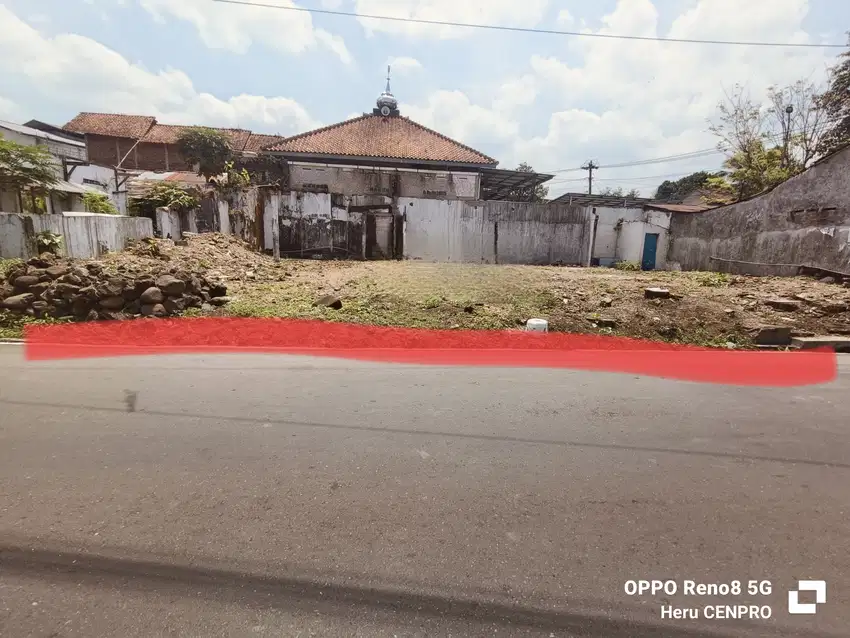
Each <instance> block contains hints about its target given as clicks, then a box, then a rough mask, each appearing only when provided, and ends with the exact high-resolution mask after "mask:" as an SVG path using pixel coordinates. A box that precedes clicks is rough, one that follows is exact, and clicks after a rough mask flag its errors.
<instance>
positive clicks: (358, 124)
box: [266, 115, 498, 165]
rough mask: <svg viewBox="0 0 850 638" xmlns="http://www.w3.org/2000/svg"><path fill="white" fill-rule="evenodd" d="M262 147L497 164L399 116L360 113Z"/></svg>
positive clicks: (292, 151)
mask: <svg viewBox="0 0 850 638" xmlns="http://www.w3.org/2000/svg"><path fill="white" fill-rule="evenodd" d="M266 150H267V151H269V152H277V153H284V154H289V153H302V154H305V155H331V156H336V157H360V158H366V157H368V158H375V159H379V158H386V159H402V160H413V161H417V160H418V161H428V162H440V163H463V164H477V165H481V164H485V165H495V164H498V162H497V161H496V160H494V159H493V158H492V157H488V156H487V155H484V154H483V153H479V152H478V151H476V150H475V149H474V148H471V147H469V146H466V145H465V144H461V143H460V142H456V141H455V140H453V139H451V138H448V137H446V136H445V135H442V134H440V133H438V132H437V131H434V130H431V129H429V128H428V127H426V126H422V125H421V124H418V123H416V122H414V121H413V120H410V119H408V118H406V117H400V116H389V117H384V116H382V115H362V116H360V117H356V118H354V119H351V120H346V121H344V122H339V123H338V124H333V125H331V126H326V127H324V128H320V129H316V130H313V131H308V132H306V133H301V134H299V135H294V136H292V137H288V138H286V139H285V140H284V141H282V142H281V143H279V144H275V145H273V146H270V147H269V148H267V149H266Z"/></svg>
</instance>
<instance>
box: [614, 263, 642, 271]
mask: <svg viewBox="0 0 850 638" xmlns="http://www.w3.org/2000/svg"><path fill="white" fill-rule="evenodd" d="M614 268H615V269H617V270H627V271H636V270H640V263H639V262H637V261H618V262H616V263H615V264H614Z"/></svg>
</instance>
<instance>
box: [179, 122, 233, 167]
mask: <svg viewBox="0 0 850 638" xmlns="http://www.w3.org/2000/svg"><path fill="white" fill-rule="evenodd" d="M177 147H178V150H179V151H180V154H181V155H182V156H183V158H184V159H185V160H186V161H187V162H189V164H191V165H193V166H195V165H197V166H198V175H203V176H204V177H206V178H207V180H208V181H209V180H210V179H212V178H213V177H216V176H218V175H221V174H223V173H225V172H227V165H228V163H229V162H231V160H232V159H233V149H231V147H230V140H229V139H228V137H227V135H225V134H224V133H222V132H221V131H217V130H215V129H211V128H206V127H202V126H193V127H190V128H186V129H185V130H184V131H183V133H182V134H181V135H180V137H179V138H178V140H177Z"/></svg>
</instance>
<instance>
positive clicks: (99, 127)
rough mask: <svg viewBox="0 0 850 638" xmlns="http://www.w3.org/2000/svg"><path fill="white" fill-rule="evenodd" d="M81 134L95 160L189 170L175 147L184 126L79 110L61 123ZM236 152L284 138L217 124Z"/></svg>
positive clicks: (139, 167) (253, 149) (140, 167)
mask: <svg viewBox="0 0 850 638" xmlns="http://www.w3.org/2000/svg"><path fill="white" fill-rule="evenodd" d="M63 128H64V130H65V131H69V132H73V133H77V134H80V135H82V136H83V137H84V139H85V143H86V147H87V149H88V155H89V159H90V160H91V161H92V162H95V163H97V164H103V165H106V166H116V167H120V168H124V169H134V170H145V171H187V170H191V169H192V167H191V166H189V165H188V164H187V163H186V161H185V160H184V159H183V157H182V156H181V155H180V152H179V150H178V148H177V140H178V139H179V137H180V134H181V133H182V132H183V131H184V130H185V129H186V128H187V127H186V126H174V125H170V124H159V123H158V122H157V121H156V118H154V117H151V116H147V115H125V114H122V113H80V114H79V115H77V117H75V118H74V119H73V120H71V121H70V122H68V123H67V124H66V125H65V126H64V127H63ZM215 130H217V131H221V132H222V133H224V134H225V135H226V136H227V138H228V139H229V140H230V144H231V146H232V148H233V150H234V151H236V152H238V153H257V152H258V151H260V150H261V149H262V148H264V147H265V146H268V145H270V144H273V143H275V142H277V141H280V140H282V139H284V138H283V137H280V136H277V135H263V134H258V133H252V132H251V131H248V130H244V129H230V128H217V129H215Z"/></svg>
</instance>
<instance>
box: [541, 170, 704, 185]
mask: <svg viewBox="0 0 850 638" xmlns="http://www.w3.org/2000/svg"><path fill="white" fill-rule="evenodd" d="M694 172H699V171H691V172H689V173H664V174H662V175H636V176H629V175H621V176H619V177H594V178H593V181H594V182H622V183H631V182H634V181H644V180H650V179H661V178H670V177H684V176H685V175H691V174H692V173H694ZM705 172H706V173H709V172H711V171H705ZM586 179H587V178H586V177H571V178H569V179H553V180H551V181H549V182H546V185H547V186H549V185H554V184H566V183H567V182H583V181H585V180H586Z"/></svg>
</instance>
